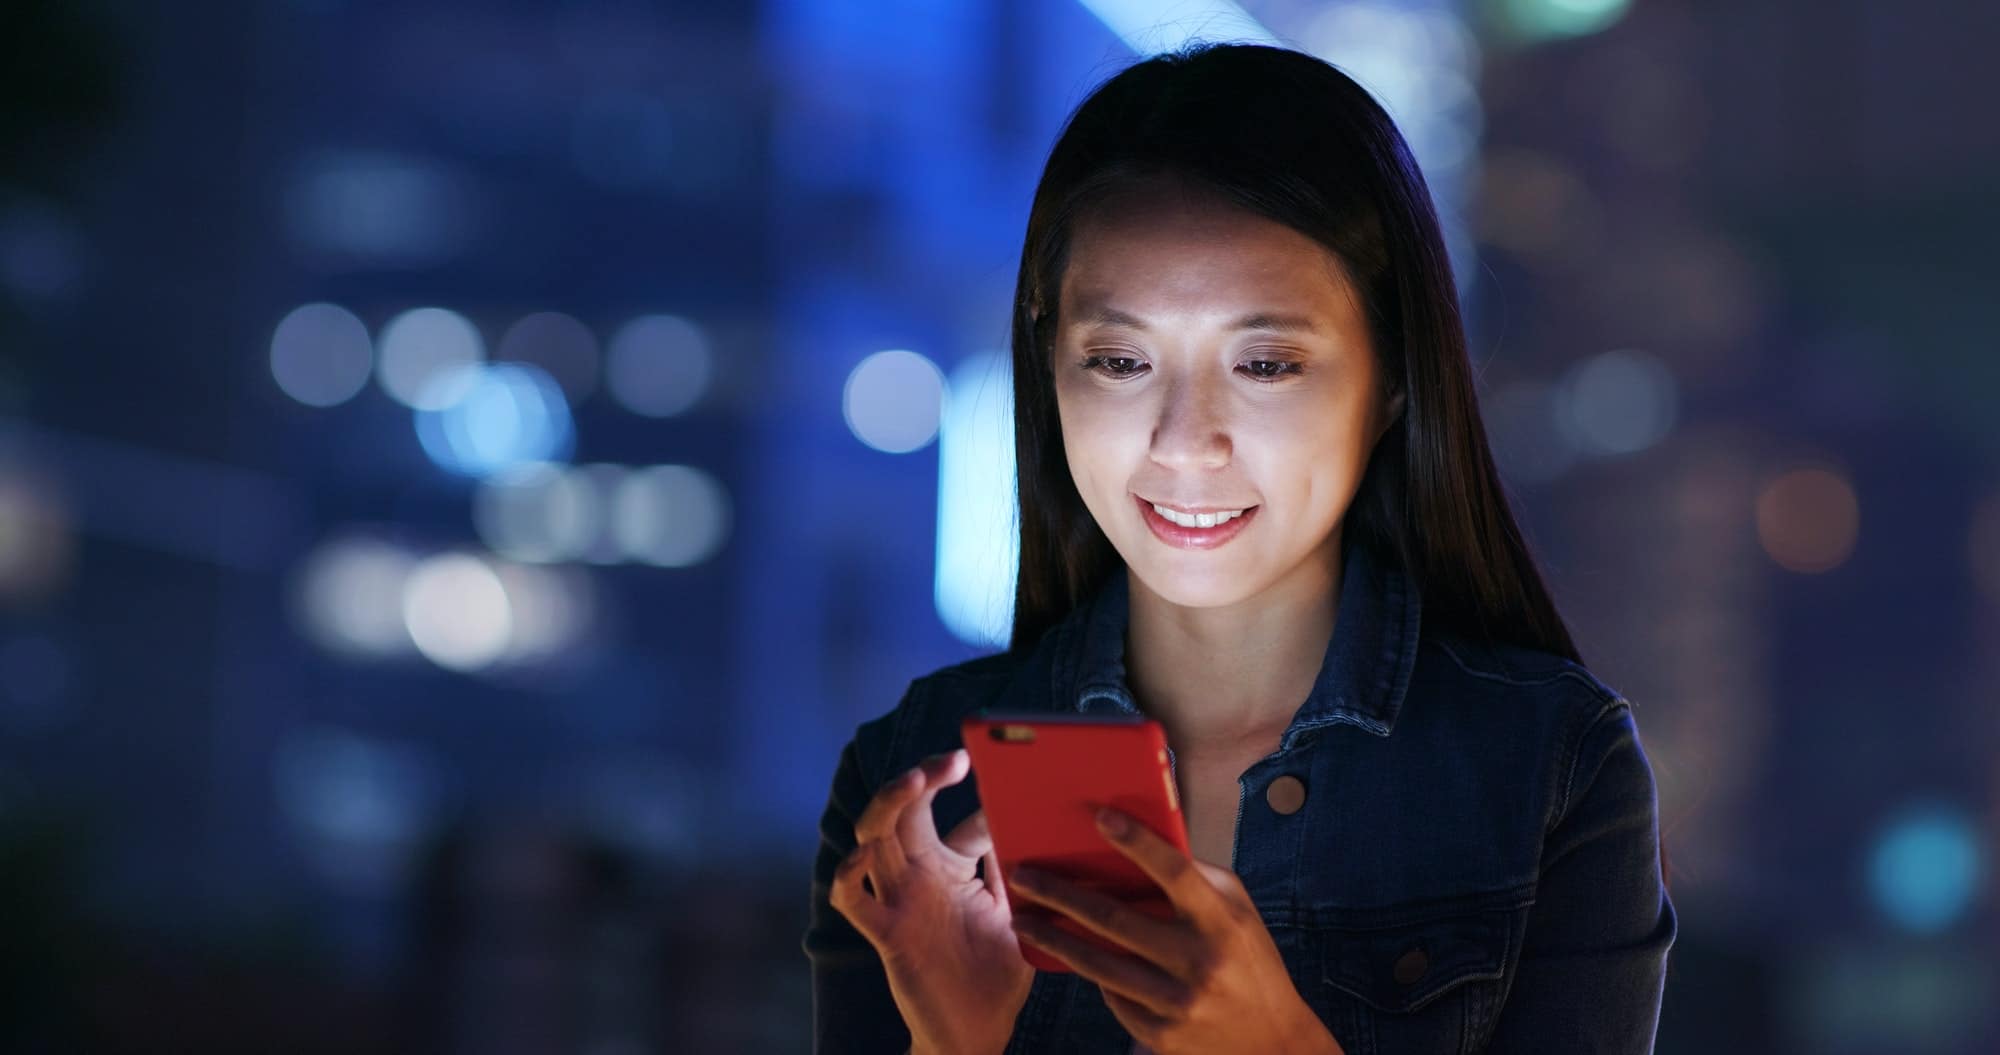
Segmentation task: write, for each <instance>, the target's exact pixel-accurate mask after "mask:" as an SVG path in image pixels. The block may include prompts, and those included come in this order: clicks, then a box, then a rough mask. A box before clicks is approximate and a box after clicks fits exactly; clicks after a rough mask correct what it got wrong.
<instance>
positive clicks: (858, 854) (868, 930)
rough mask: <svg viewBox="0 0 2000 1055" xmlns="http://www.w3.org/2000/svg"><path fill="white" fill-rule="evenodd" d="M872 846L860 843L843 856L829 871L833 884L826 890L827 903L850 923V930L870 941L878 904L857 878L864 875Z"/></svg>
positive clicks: (865, 875) (872, 935)
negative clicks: (852, 928) (851, 926)
mask: <svg viewBox="0 0 2000 1055" xmlns="http://www.w3.org/2000/svg"><path fill="white" fill-rule="evenodd" d="M876 845H877V844H875V843H862V844H861V845H860V846H857V847H855V848H854V852H853V853H850V854H848V855H847V856H846V857H845V858H843V859H842V860H841V862H840V864H839V866H838V867H836V868H835V869H834V870H833V885H832V886H831V887H830V888H829V889H828V891H827V902H828V903H829V904H831V905H832V906H833V907H834V909H835V910H836V911H838V912H839V913H840V914H841V915H843V916H846V917H847V921H848V922H849V923H852V924H854V929H855V930H858V931H860V932H861V936H862V937H864V938H867V939H868V940H869V941H870V942H873V941H874V940H875V935H876V933H877V931H878V927H877V923H878V922H879V921H880V918H881V912H882V905H881V903H880V902H878V901H877V900H876V899H875V898H874V897H872V896H870V895H869V893H868V891H867V890H866V889H864V888H863V887H862V885H861V881H862V880H863V879H865V878H867V876H868V872H869V868H870V865H871V864H872V863H873V858H874V856H875V847H876ZM878 892H879V889H878Z"/></svg>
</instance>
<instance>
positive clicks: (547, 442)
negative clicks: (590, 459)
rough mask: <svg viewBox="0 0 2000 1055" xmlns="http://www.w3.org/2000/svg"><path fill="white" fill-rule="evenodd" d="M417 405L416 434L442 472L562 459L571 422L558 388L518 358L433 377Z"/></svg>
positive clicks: (571, 436)
mask: <svg viewBox="0 0 2000 1055" xmlns="http://www.w3.org/2000/svg"><path fill="white" fill-rule="evenodd" d="M426 395H427V398H426V400H425V401H424V402H425V404H426V405H429V406H435V407H436V408H437V409H435V410H419V411H417V415H416V422H417V439H418V440H419V441H420V442H421V443H422V444H423V448H424V453H425V454H427V455H429V456H430V459H431V461H433V462H436V463H437V465H438V467H439V468H441V469H444V470H446V471H448V472H453V473H458V474H459V475H462V476H476V477H485V476H491V475H493V474H494V473H497V472H501V471H502V470H506V469H511V468H514V467H516V466H520V465H524V464H527V463H530V462H549V461H563V460H566V459H567V458H568V457H569V456H570V452H571V450H572V449H573V448H574V446H575V440H576V430H575V425H574V423H573V421H572V420H571V416H570V409H569V404H568V403H566V402H564V401H563V394H562V388H561V387H560V386H558V385H557V384H556V383H555V381H554V379H552V378H551V377H549V375H548V373H547V372H546V371H544V370H542V369H541V368H539V367H536V366H531V365H528V364H526V363H496V364H492V365H479V366H472V367H467V368H464V369H461V370H458V371H454V372H453V373H451V374H449V375H447V376H444V377H441V378H438V379H437V380H436V381H435V382H433V388H432V389H431V390H430V391H429V392H427V393H426Z"/></svg>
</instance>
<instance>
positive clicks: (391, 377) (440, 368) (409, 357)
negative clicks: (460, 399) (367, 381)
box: [375, 308, 486, 410]
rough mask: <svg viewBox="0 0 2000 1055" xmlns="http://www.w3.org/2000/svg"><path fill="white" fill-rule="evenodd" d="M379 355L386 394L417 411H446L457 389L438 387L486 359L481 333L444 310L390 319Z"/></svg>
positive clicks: (420, 310)
mask: <svg viewBox="0 0 2000 1055" xmlns="http://www.w3.org/2000/svg"><path fill="white" fill-rule="evenodd" d="M376 351H377V353H378V355H377V359H376V363H375V377H376V380H377V381H378V382H379V383H380V384H381V386H382V390H383V391H385V392H387V393H389V396H390V398H392V399H394V400H396V401H397V402H398V403H401V404H403V405H404V406H406V407H411V408H414V409H416V410H440V409H443V406H444V404H445V402H449V400H450V398H451V393H452V392H453V391H454V390H453V388H452V387H451V386H448V385H440V384H438V383H437V382H438V381H439V380H440V379H441V378H444V377H446V376H449V375H452V374H454V373H457V372H460V371H462V370H463V369H464V368H465V367H469V366H474V365H477V364H478V363H479V362H481V361H482V360H484V359H485V358H486V345H485V343H484V342H483V341H482V340H481V339H480V336H479V330H478V328H476V327H474V326H473V325H472V323H471V321H470V320H468V319H467V318H466V317H465V316H463V315H460V314H459V313H457V312H455V311H451V310H448V309H445V308H414V309H412V310H410V311H406V312H404V313H402V314H401V315H398V316H396V317H395V318H393V319H390V320H389V324H388V325H386V326H384V327H382V335H381V338H380V339H379V340H378V341H377V342H376ZM440 400H442V401H444V402H440Z"/></svg>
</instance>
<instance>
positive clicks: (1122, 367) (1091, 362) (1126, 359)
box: [1083, 355, 1145, 377]
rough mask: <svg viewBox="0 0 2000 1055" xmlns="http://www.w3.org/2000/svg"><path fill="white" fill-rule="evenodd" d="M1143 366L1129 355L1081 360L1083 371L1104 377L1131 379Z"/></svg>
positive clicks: (1103, 356)
mask: <svg viewBox="0 0 2000 1055" xmlns="http://www.w3.org/2000/svg"><path fill="white" fill-rule="evenodd" d="M1144 366H1145V364H1144V363H1141V362H1140V361H1139V360H1137V359H1134V358H1132V357H1131V356H1129V355H1087V356H1085V357H1084V359H1083V368H1084V369H1085V370H1095V371H1097V372H1098V373H1100V374H1103V375H1105V376H1106V377H1131V376H1132V375H1133V374H1136V373H1138V372H1139V371H1140V369H1141V368H1142V367H1144Z"/></svg>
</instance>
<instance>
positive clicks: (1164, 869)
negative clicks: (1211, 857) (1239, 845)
mask: <svg viewBox="0 0 2000 1055" xmlns="http://www.w3.org/2000/svg"><path fill="white" fill-rule="evenodd" d="M1097 827H1098V830H1099V831H1101V832H1103V833H1104V837H1105V839H1106V841H1108V842H1110V843H1111V845H1112V846H1113V847H1114V848H1116V849H1117V850H1118V852H1119V853H1122V854H1124V855H1125V856H1126V857H1128V858H1130V859H1131V860H1132V863H1133V864H1136V865H1138V866H1139V870H1140V871H1142V872H1145V873H1146V875H1147V876H1149V877H1151V879H1152V880H1153V882H1154V883H1157V884H1158V885H1159V887H1160V889H1161V890H1162V891H1164V892H1165V893H1166V895H1167V898H1168V900H1170V901H1172V902H1173V903H1174V907H1175V908H1177V909H1179V910H1180V911H1181V914H1182V915H1184V916H1186V917H1188V918H1189V919H1191V920H1194V921H1195V922H1196V924H1197V925H1200V926H1203V927H1208V926H1212V925H1214V924H1215V923H1217V922H1219V921H1220V920H1221V915H1222V914H1221V911H1220V910H1221V909H1223V908H1224V907H1225V906H1224V904H1223V897H1222V894H1221V892H1220V891H1218V890H1216V889H1215V885H1214V884H1213V883H1210V882H1209V881H1208V880H1207V879H1206V878H1204V877H1203V876H1202V874H1201V871H1200V870H1199V869H1198V868H1196V867H1195V866H1196V863H1197V862H1196V861H1195V859H1194V858H1193V857H1192V856H1189V855H1188V854H1187V853H1186V852H1184V851H1182V850H1181V849H1180V847H1177V846H1175V845H1174V844H1173V843H1170V842H1168V841H1167V840H1166V839H1164V838H1162V837H1161V836H1160V835H1159V833H1157V832H1155V831H1153V830H1152V829H1150V828H1148V827H1146V826H1145V825H1143V824H1141V823H1139V822H1138V821H1137V820H1135V819H1133V818H1132V816H1131V815H1129V814H1126V813H1122V812H1120V811H1118V810H1114V809H1112V808H1110V807H1108V806H1107V807H1104V808H1103V809H1100V810H1099V811H1098V821H1097Z"/></svg>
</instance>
